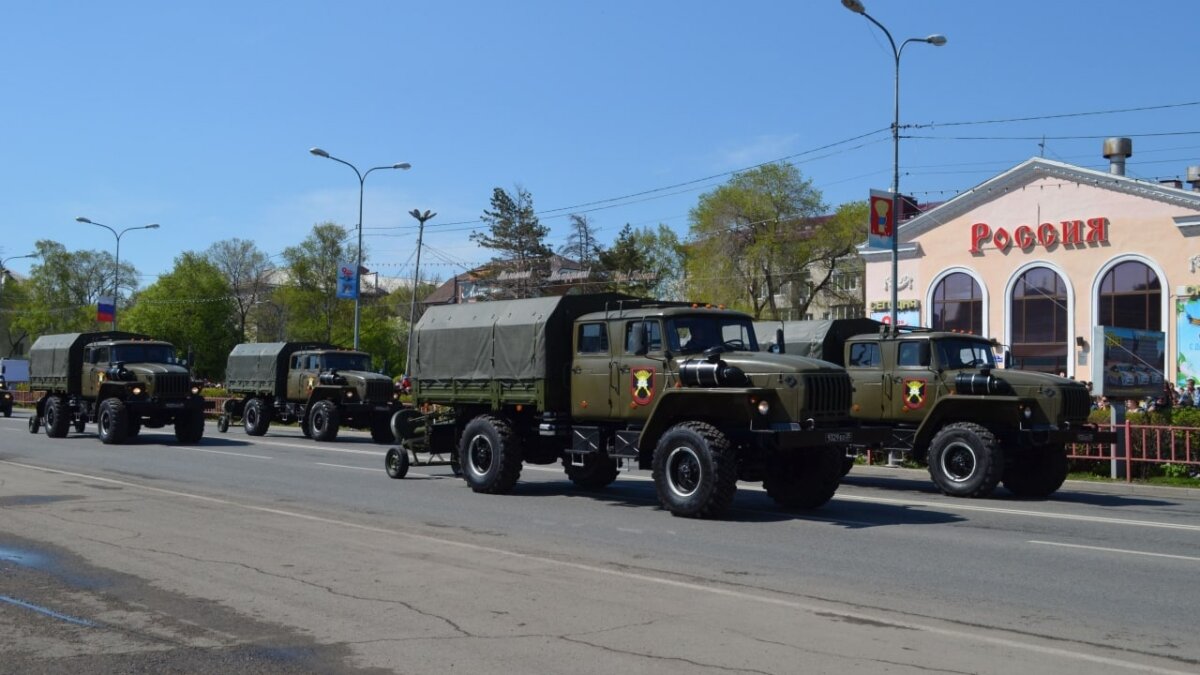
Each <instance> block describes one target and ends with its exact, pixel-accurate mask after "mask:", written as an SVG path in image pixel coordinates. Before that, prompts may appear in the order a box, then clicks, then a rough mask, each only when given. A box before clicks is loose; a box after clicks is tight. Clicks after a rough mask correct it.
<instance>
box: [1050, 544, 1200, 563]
mask: <svg viewBox="0 0 1200 675" xmlns="http://www.w3.org/2000/svg"><path fill="white" fill-rule="evenodd" d="M1028 543H1030V544H1041V545H1042V546H1061V547H1062V548H1081V549H1085V550H1088V551H1103V552H1105V553H1124V554H1127V555H1144V556H1150V557H1152V558H1171V559H1174V560H1188V561H1191V562H1200V558H1197V557H1196V556H1191V555H1173V554H1171V553H1151V552H1150V551H1129V550H1126V549H1123V548H1107V547H1104V546H1084V545H1083V544H1066V543H1063V542H1058V541H1037V540H1036V539H1030V540H1029V542H1028Z"/></svg>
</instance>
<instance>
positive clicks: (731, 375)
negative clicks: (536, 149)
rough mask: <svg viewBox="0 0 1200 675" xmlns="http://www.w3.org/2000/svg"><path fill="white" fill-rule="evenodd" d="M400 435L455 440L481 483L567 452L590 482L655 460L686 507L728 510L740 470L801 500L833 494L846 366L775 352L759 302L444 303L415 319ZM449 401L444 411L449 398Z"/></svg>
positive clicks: (695, 512)
mask: <svg viewBox="0 0 1200 675" xmlns="http://www.w3.org/2000/svg"><path fill="white" fill-rule="evenodd" d="M415 338H416V340H415V342H416V345H415V354H414V360H413V373H412V376H413V401H414V403H415V405H416V406H417V408H418V409H419V410H428V411H431V412H428V413H424V414H423V413H422V412H419V410H416V409H414V410H405V411H402V412H401V413H399V414H398V415H397V419H396V424H395V427H396V429H395V430H396V434H397V437H398V438H400V439H401V441H402V447H401V448H394V449H393V450H391V451H389V453H388V456H387V459H386V468H387V469H388V473H389V474H390V475H392V476H393V477H400V476H403V474H404V471H405V470H406V468H407V465H408V461H409V460H408V454H409V452H410V451H411V452H414V453H415V452H418V451H420V452H433V453H445V454H449V453H455V455H456V459H457V462H456V464H457V468H458V469H459V470H460V471H461V474H462V476H463V478H464V479H465V480H466V482H467V483H468V485H470V487H471V488H472V489H473V490H474V491H475V492H485V493H497V494H498V493H505V492H508V491H510V490H511V489H512V488H513V486H514V484H515V483H516V482H517V480H518V478H519V476H520V473H521V468H522V463H523V462H529V463H532V464H552V463H556V462H561V463H562V465H563V467H564V469H565V471H566V474H567V477H568V478H569V479H570V480H571V481H573V482H574V483H575V484H577V485H579V486H583V487H590V488H598V487H603V486H606V485H608V484H609V483H611V482H612V481H614V480H615V479H616V477H617V474H618V470H619V468H621V467H626V468H639V469H650V470H651V471H652V475H653V478H654V483H655V486H656V489H657V493H658V498H659V501H660V502H661V504H662V505H663V507H664V508H666V509H667V510H669V511H670V512H671V513H672V514H674V515H677V516H687V517H715V516H718V515H720V514H721V513H722V512H723V511H725V510H726V509H727V508H728V507H729V505H730V504H731V502H732V501H733V497H734V493H735V491H736V489H737V481H738V480H739V479H740V480H746V481H762V482H763V484H764V487H765V489H766V492H767V494H768V495H770V496H771V497H772V498H773V499H774V500H775V501H776V502H777V503H779V504H782V505H784V506H787V507H798V508H815V507H818V506H820V505H822V504H824V503H825V502H827V501H828V500H829V499H830V498H831V497H832V496H833V494H834V492H835V491H836V490H837V487H838V483H839V482H840V480H841V475H842V474H841V465H842V458H843V456H844V455H845V451H846V450H845V449H846V445H847V444H849V443H867V442H870V441H871V440H874V439H879V440H881V439H882V435H881V434H878V433H875V432H864V431H862V430H861V429H859V428H858V425H857V424H856V423H855V422H854V421H853V420H852V419H851V418H850V414H849V408H850V386H851V385H850V378H849V376H848V375H847V374H846V372H845V370H844V369H842V368H839V367H837V366H834V365H831V364H827V363H822V362H820V361H816V360H813V359H807V358H800V357H795V356H790V355H774V354H763V353H760V352H759V351H758V340H757V338H756V336H755V334H754V327H753V325H752V322H751V319H750V317H749V316H747V315H745V314H742V313H739V312H733V311H727V310H722V309H716V308H707V307H697V306H694V305H683V304H672V303H660V302H651V301H643V300H636V299H633V298H628V297H625V296H619V295H614V294H594V295H568V296H563V297H547V298H537V299H529V300H505V301H496V302H484V303H474V304H461V305H448V306H441V307H431V308H430V309H429V310H427V311H426V313H425V315H424V316H423V317H422V318H421V320H420V322H419V323H418V324H417V326H416V328H415ZM439 411H440V412H439Z"/></svg>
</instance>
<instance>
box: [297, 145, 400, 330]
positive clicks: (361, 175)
mask: <svg viewBox="0 0 1200 675" xmlns="http://www.w3.org/2000/svg"><path fill="white" fill-rule="evenodd" d="M308 151H309V152H310V153H312V154H314V155H316V156H317V157H324V158H325V159H332V160H333V161H335V162H339V163H341V164H345V165H346V166H348V167H350V168H351V169H353V170H354V175H355V176H358V227H357V229H358V252H357V253H356V254H355V259H354V348H355V349H358V322H359V316H360V312H361V301H360V299H359V296H360V295H362V284H361V283H360V276H361V271H362V212H363V186H364V184H365V183H366V182H367V176H369V175H371V172H372V171H378V170H380V169H410V168H412V165H411V164H409V163H408V162H401V163H399V164H392V165H390V166H374V167H371V168H370V169H367V170H366V172H362V171H359V170H358V167H357V166H354V165H353V164H351V163H350V162H347V161H346V160H344V159H338V158H337V157H334V156H333V155H331V154H329V153H328V152H325V151H324V150H322V149H320V148H309V150H308Z"/></svg>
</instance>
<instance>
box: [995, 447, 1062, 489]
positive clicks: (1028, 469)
mask: <svg viewBox="0 0 1200 675" xmlns="http://www.w3.org/2000/svg"><path fill="white" fill-rule="evenodd" d="M1066 479H1067V449H1066V447H1065V446H1063V445H1061V444H1059V445H1050V446H1047V447H1044V448H1032V449H1030V450H1025V451H1024V452H1021V453H1020V454H1016V453H1010V454H1009V455H1008V465H1007V466H1006V467H1004V478H1003V480H1004V487H1006V488H1008V490H1009V492H1012V493H1013V494H1014V495H1016V496H1018V497H1026V498H1029V499H1045V498H1046V497H1049V496H1050V495H1052V494H1054V493H1055V492H1056V491H1057V490H1058V488H1060V487H1062V484H1063V481H1064V480H1066Z"/></svg>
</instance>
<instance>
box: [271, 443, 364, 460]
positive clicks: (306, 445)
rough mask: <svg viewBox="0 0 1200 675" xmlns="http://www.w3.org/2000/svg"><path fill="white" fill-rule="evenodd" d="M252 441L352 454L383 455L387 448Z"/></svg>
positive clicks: (284, 446) (283, 446)
mask: <svg viewBox="0 0 1200 675" xmlns="http://www.w3.org/2000/svg"><path fill="white" fill-rule="evenodd" d="M252 442H253V443H254V444H256V445H258V444H261V445H277V446H279V447H281V448H300V449H302V450H318V451H320V452H343V453H347V454H352V455H375V456H377V457H383V456H384V455H385V454H387V450H351V449H349V448H328V447H325V446H324V445H317V444H315V443H283V442H280V441H259V440H256V441H252Z"/></svg>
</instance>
